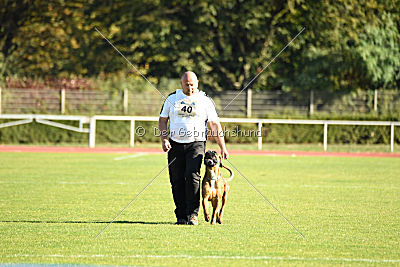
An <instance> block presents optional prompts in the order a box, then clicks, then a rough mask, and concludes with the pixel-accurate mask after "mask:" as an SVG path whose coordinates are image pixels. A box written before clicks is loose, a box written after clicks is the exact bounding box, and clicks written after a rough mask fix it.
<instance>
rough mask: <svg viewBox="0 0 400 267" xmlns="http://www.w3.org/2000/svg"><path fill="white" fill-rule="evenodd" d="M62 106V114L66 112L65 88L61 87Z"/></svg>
mask: <svg viewBox="0 0 400 267" xmlns="http://www.w3.org/2000/svg"><path fill="white" fill-rule="evenodd" d="M60 108H61V114H65V89H61V99H60Z"/></svg>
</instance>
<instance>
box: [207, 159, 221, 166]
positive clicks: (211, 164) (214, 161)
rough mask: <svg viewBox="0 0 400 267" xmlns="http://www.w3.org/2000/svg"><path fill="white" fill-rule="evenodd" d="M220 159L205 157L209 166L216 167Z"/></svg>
mask: <svg viewBox="0 0 400 267" xmlns="http://www.w3.org/2000/svg"><path fill="white" fill-rule="evenodd" d="M217 163H218V161H217V160H213V159H204V164H205V165H206V166H208V167H214V166H215V165H217Z"/></svg>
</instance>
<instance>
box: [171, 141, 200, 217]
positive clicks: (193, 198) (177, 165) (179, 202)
mask: <svg viewBox="0 0 400 267" xmlns="http://www.w3.org/2000/svg"><path fill="white" fill-rule="evenodd" d="M170 143H171V146H172V148H171V149H170V151H169V152H168V163H170V162H171V161H172V160H173V159H174V158H176V159H175V161H174V162H172V164H171V165H169V179H170V182H171V186H172V195H173V197H174V202H175V207H176V209H175V215H176V218H177V219H188V218H189V216H190V215H196V216H197V215H198V213H199V207H200V178H201V176H200V168H201V164H202V162H203V156H204V151H205V143H206V142H203V141H196V142H192V143H177V142H175V141H173V140H171V139H170Z"/></svg>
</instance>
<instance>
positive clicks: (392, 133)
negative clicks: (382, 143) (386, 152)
mask: <svg viewBox="0 0 400 267" xmlns="http://www.w3.org/2000/svg"><path fill="white" fill-rule="evenodd" d="M393 150H394V123H391V124H390V152H393Z"/></svg>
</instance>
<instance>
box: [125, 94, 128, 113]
mask: <svg viewBox="0 0 400 267" xmlns="http://www.w3.org/2000/svg"><path fill="white" fill-rule="evenodd" d="M124 114H125V115H126V114H128V89H126V88H125V89H124Z"/></svg>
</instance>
